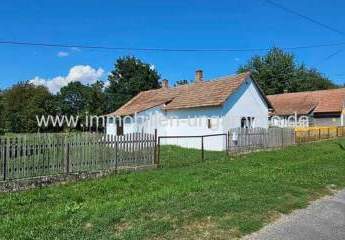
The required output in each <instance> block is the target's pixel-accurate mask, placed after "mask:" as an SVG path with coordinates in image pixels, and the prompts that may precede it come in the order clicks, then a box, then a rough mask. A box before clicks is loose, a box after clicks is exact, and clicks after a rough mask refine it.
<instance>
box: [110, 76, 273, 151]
mask: <svg viewBox="0 0 345 240" xmlns="http://www.w3.org/2000/svg"><path fill="white" fill-rule="evenodd" d="M161 107H162V106H158V107H155V108H152V109H148V110H145V111H143V112H140V113H139V114H137V116H136V117H135V119H142V118H145V120H142V121H137V122H132V123H131V122H129V121H125V123H124V134H127V133H132V132H146V133H153V132H154V130H155V129H157V132H158V136H196V135H208V134H218V133H226V132H227V131H228V130H229V129H231V128H238V127H240V126H241V118H242V117H254V118H255V121H254V123H255V127H263V128H267V127H268V107H267V106H266V103H265V101H264V100H263V99H262V97H261V95H260V94H259V91H258V89H257V88H256V86H255V84H254V83H253V81H252V80H251V79H248V80H247V81H246V82H245V83H243V84H242V85H241V86H240V88H239V89H238V90H237V91H236V92H235V93H234V94H233V95H232V96H230V97H229V99H227V101H226V102H225V103H224V105H223V106H219V107H207V108H205V107H204V108H192V109H181V110H176V111H168V112H166V111H162V110H161ZM208 119H210V121H211V128H208ZM114 128H116V127H115V124H113V125H109V124H108V126H107V133H114ZM115 132H116V130H115ZM204 140H205V141H204V146H205V148H206V149H209V150H224V149H225V137H223V136H220V137H210V138H205V139H204ZM162 144H175V145H180V146H184V147H191V148H200V147H201V142H200V139H199V138H194V139H193V138H188V139H178V140H176V139H169V140H168V139H164V140H162Z"/></svg>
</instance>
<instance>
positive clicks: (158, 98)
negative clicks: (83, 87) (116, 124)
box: [110, 72, 268, 116]
mask: <svg viewBox="0 0 345 240" xmlns="http://www.w3.org/2000/svg"><path fill="white" fill-rule="evenodd" d="M249 76H250V72H246V73H242V74H239V75H236V76H227V77H222V78H218V79H214V80H212V81H201V82H195V83H192V84H188V85H181V86H177V87H174V88H160V89H154V90H149V91H144V92H141V93H139V94H138V95H137V96H135V97H134V98H132V99H131V100H130V101H129V102H127V103H126V104H125V105H123V106H122V107H120V108H119V109H118V110H117V111H115V112H114V113H111V114H110V115H117V116H125V115H132V114H134V113H136V112H141V111H144V110H146V109H149V108H152V107H156V106H162V108H163V109H165V110H175V109H185V108H194V107H209V106H220V105H222V104H223V103H224V102H225V101H226V99H227V98H228V97H229V96H230V95H231V94H232V93H233V92H235V90H236V89H238V88H239V87H240V85H241V84H242V83H243V82H244V81H245V80H246V79H247V78H248V77H249ZM264 98H265V97H264ZM267 102H268V101H267Z"/></svg>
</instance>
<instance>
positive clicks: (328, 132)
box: [327, 128, 330, 139]
mask: <svg viewBox="0 0 345 240" xmlns="http://www.w3.org/2000/svg"><path fill="white" fill-rule="evenodd" d="M327 131H328V139H329V138H330V133H329V128H327Z"/></svg>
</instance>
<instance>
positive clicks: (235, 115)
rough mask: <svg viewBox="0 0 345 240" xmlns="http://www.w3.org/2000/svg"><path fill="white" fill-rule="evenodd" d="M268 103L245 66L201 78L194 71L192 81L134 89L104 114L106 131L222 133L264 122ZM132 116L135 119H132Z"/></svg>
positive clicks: (164, 133) (182, 134)
mask: <svg viewBox="0 0 345 240" xmlns="http://www.w3.org/2000/svg"><path fill="white" fill-rule="evenodd" d="M269 108H271V105H270V103H269V101H268V100H267V98H266V96H265V95H264V94H263V92H262V91H261V90H260V89H259V87H258V85H257V84H256V82H255V81H254V80H253V79H252V78H251V74H250V72H246V73H242V74H239V75H237V76H226V77H221V78H217V79H214V80H210V81H204V80H203V73H202V71H201V70H198V71H196V74H195V81H194V83H192V84H188V85H180V86H177V87H172V88H170V87H169V86H168V82H167V80H163V81H162V88H160V89H155V90H149V91H144V92H141V93H139V94H138V95H137V96H135V97H134V98H132V99H131V100H130V101H129V102H128V103H126V104H125V105H123V106H122V107H121V108H119V109H118V110H117V111H116V112H114V113H111V114H109V115H108V122H107V128H106V130H107V134H115V135H121V134H128V133H134V132H148V133H152V132H154V130H155V129H157V132H158V135H159V136H171V135H174V136H176V135H177V136H188V135H189V136H197V135H206V134H216V133H225V132H226V131H228V130H229V129H231V128H238V127H245V128H252V127H263V128H267V127H268V113H269ZM133 118H134V120H133Z"/></svg>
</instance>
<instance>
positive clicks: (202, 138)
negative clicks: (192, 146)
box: [201, 136, 205, 161]
mask: <svg viewBox="0 0 345 240" xmlns="http://www.w3.org/2000/svg"><path fill="white" fill-rule="evenodd" d="M204 160H205V156H204V136H201V161H204Z"/></svg>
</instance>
